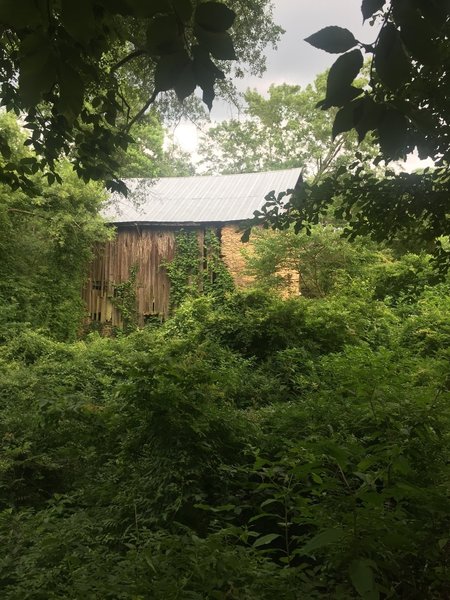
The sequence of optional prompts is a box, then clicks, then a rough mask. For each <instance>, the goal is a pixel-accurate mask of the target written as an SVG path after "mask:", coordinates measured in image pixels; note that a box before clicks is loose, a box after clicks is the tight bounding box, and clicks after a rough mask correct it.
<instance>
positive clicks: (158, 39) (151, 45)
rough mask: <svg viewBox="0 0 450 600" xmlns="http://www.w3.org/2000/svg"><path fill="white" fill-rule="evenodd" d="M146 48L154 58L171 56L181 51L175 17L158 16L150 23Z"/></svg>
mask: <svg viewBox="0 0 450 600" xmlns="http://www.w3.org/2000/svg"><path fill="white" fill-rule="evenodd" d="M146 47H147V50H148V51H149V53H150V54H152V55H154V56H155V55H156V56H161V55H162V54H172V53H173V52H177V51H179V50H181V49H182V47H183V42H182V39H181V36H180V34H179V31H178V23H177V19H176V17H175V15H158V16H156V17H154V18H153V19H152V20H151V21H150V23H149V26H148V28H147V46H146Z"/></svg>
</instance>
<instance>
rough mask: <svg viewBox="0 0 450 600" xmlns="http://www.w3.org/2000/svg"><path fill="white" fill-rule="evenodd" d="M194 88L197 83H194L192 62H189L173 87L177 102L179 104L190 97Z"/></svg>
mask: <svg viewBox="0 0 450 600" xmlns="http://www.w3.org/2000/svg"><path fill="white" fill-rule="evenodd" d="M196 86H197V83H196V81H195V76H194V70H193V66H192V61H189V62H187V63H186V64H185V66H184V68H183V70H182V71H181V72H180V74H179V76H178V78H177V80H176V82H175V85H174V90H175V93H176V95H177V97H178V100H180V102H181V101H183V100H184V99H185V98H187V97H188V96H190V95H191V94H192V93H193V92H194V90H195V88H196Z"/></svg>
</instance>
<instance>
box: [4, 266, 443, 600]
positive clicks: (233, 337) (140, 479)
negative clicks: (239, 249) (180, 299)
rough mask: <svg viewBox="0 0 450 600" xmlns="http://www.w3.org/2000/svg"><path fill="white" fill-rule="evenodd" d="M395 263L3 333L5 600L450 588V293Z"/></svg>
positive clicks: (354, 594)
mask: <svg viewBox="0 0 450 600" xmlns="http://www.w3.org/2000/svg"><path fill="white" fill-rule="evenodd" d="M403 276H404V270H403V271H401V270H399V271H398V272H396V273H391V272H387V271H385V272H384V273H383V277H384V280H383V281H382V279H380V277H378V279H377V281H376V282H373V281H372V282H368V281H367V280H362V279H360V280H354V281H353V282H350V281H349V282H348V283H347V284H346V285H345V286H341V287H340V289H339V290H337V291H335V292H333V293H330V294H329V295H328V296H327V297H324V298H319V299H317V298H316V299H304V298H297V299H290V300H281V299H279V298H278V297H277V296H276V295H274V294H271V293H269V292H262V291H252V292H245V293H244V292H235V293H233V294H230V295H229V297H228V298H227V301H226V302H225V304H224V303H219V302H218V301H217V300H215V299H214V298H209V297H203V298H198V299H195V300H191V301H187V302H185V303H184V304H183V305H182V306H181V307H180V308H179V310H178V311H177V313H176V314H175V315H174V317H173V318H172V319H170V320H169V321H168V322H166V323H165V324H164V325H163V326H161V327H154V326H153V327H149V328H147V329H144V330H141V331H137V332H135V333H133V334H131V335H129V336H124V337H118V338H116V339H105V338H101V337H99V336H98V335H95V334H91V335H89V336H88V337H87V338H86V339H84V340H82V341H78V342H76V343H72V344H68V343H62V342H58V341H54V340H51V339H49V338H48V337H46V336H44V335H42V334H40V333H39V332H38V331H33V330H27V329H24V330H23V331H21V332H19V333H18V334H17V335H16V336H15V337H13V338H12V339H10V340H9V341H6V342H5V343H4V344H3V346H2V347H1V348H0V368H1V381H2V383H1V388H0V403H1V404H0V406H1V416H0V438H1V443H2V451H1V458H0V470H1V471H0V472H1V478H0V502H1V513H0V538H1V539H2V553H1V557H0V589H1V590H2V592H1V597H2V598H3V599H5V600H24V599H27V598H30V599H33V600H41V599H42V600H52V599H60V598H64V599H73V600H80V599H87V600H94V599H99V600H116V599H127V600H144V599H145V600H147V599H155V600H171V599H175V598H179V599H199V600H200V599H208V598H211V599H230V600H236V599H241V600H244V599H245V600H264V599H267V600H269V599H270V600H272V599H273V598H275V597H278V598H280V599H281V598H283V599H300V598H301V599H303V598H306V599H312V600H313V599H315V598H333V599H335V598H336V599H349V598H365V599H368V600H371V599H376V598H404V599H423V598H429V599H441V598H442V599H444V598H448V597H449V593H450V592H449V590H450V535H449V526H450V502H449V483H450V481H449V480H450V465H449V460H448V457H449V444H450V438H449V433H450V430H449V424H450V405H449V396H450V394H449V388H450V369H449V357H450V349H449V341H450V325H449V322H448V314H449V309H450V300H449V298H450V295H449V285H448V284H446V283H445V282H444V283H442V282H441V283H439V284H436V285H434V286H430V285H427V284H426V282H425V283H423V285H422V286H415V287H413V288H412V289H414V290H415V291H414V293H409V292H408V293H407V294H405V293H403V292H402V290H403V289H406V287H407V286H406V287H405V285H406V284H405V283H404V282H403V280H402V279H401V278H402V277H403ZM380 281H382V285H381V284H380ZM399 281H400V284H399ZM395 282H397V283H395ZM380 286H381V287H380ZM380 289H385V290H388V292H389V293H388V292H385V293H384V294H383V293H381V292H380ZM408 289H409V288H408Z"/></svg>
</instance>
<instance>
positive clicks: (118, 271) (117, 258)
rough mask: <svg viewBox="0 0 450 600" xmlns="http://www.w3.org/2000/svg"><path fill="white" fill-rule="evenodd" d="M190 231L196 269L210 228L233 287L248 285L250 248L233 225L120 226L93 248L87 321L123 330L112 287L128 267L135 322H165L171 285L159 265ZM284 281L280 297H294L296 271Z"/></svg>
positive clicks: (250, 281)
mask: <svg viewBox="0 0 450 600" xmlns="http://www.w3.org/2000/svg"><path fill="white" fill-rule="evenodd" d="M180 229H184V230H185V231H195V232H196V234H197V239H198V245H199V269H202V268H203V269H206V268H207V264H208V256H207V251H206V249H205V244H204V242H205V230H206V229H212V230H214V231H215V232H216V233H217V234H218V237H219V239H220V242H221V257H222V260H223V262H224V263H225V265H226V267H227V268H228V271H229V272H230V274H231V276H232V278H233V280H234V283H235V285H236V286H237V287H238V288H245V287H249V286H251V285H252V284H253V282H254V278H253V277H252V276H250V275H248V274H247V273H246V271H245V266H246V264H245V258H244V256H243V252H242V250H243V248H244V247H245V249H246V251H247V252H250V253H251V251H252V244H251V243H249V244H245V245H244V244H242V242H241V236H242V231H241V230H240V228H239V226H238V225H236V224H226V225H223V226H221V227H220V226H217V225H216V226H212V225H211V226H208V227H206V229H205V227H203V226H197V227H194V226H191V227H181V226H179V227H175V226H174V227H169V226H167V227H161V226H159V227H156V226H149V225H142V226H126V227H120V228H119V229H118V231H117V235H116V238H115V239H114V240H113V241H111V242H108V243H106V244H99V245H98V246H97V247H96V248H95V249H94V253H95V259H94V260H93V262H92V264H91V267H90V271H89V277H88V280H87V282H86V285H85V287H84V290H83V298H84V301H85V303H86V307H87V312H88V316H89V320H90V321H93V322H99V323H106V324H108V325H110V326H111V327H123V322H122V318H121V315H120V311H119V310H118V309H117V308H116V307H115V306H114V302H113V298H114V288H115V286H117V285H118V284H120V283H123V282H124V281H128V280H129V279H130V272H131V269H132V268H133V266H135V265H136V266H137V268H138V271H137V278H136V308H137V312H138V315H139V324H140V325H143V324H144V323H145V321H146V319H147V318H148V317H151V316H154V317H159V318H161V319H165V318H166V317H167V316H168V314H169V301H170V281H169V278H168V276H167V272H166V269H165V267H164V264H165V263H166V262H170V261H171V260H172V259H173V258H174V255H175V238H176V233H177V232H178V231H180ZM280 275H282V276H283V278H284V279H286V288H285V290H284V291H283V296H291V295H298V294H299V293H300V281H299V274H298V272H297V273H296V272H291V271H290V270H289V269H283V270H282V271H280Z"/></svg>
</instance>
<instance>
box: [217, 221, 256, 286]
mask: <svg viewBox="0 0 450 600" xmlns="http://www.w3.org/2000/svg"><path fill="white" fill-rule="evenodd" d="M241 237H242V231H240V230H239V227H238V226H237V225H224V226H223V227H222V230H221V253H222V259H223V262H224V263H225V265H226V267H227V269H228V271H229V273H230V274H231V276H232V277H233V281H234V283H235V285H236V287H239V288H246V287H249V286H251V284H252V283H253V281H254V278H253V277H251V276H250V275H247V274H246V273H245V265H246V263H245V258H244V256H243V254H242V250H243V249H244V248H245V251H246V252H251V242H248V243H247V244H243V243H242V242H241Z"/></svg>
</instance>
